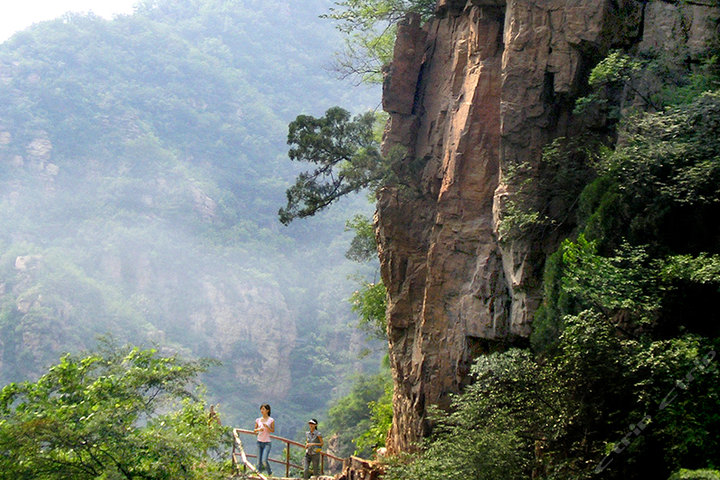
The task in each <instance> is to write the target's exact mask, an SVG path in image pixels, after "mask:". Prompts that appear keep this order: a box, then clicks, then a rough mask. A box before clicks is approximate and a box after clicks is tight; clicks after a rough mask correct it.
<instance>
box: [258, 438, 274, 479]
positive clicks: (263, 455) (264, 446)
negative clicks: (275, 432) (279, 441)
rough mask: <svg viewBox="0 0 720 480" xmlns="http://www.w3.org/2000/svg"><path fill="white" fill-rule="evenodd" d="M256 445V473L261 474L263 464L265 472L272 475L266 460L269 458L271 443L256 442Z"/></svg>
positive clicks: (268, 462)
mask: <svg viewBox="0 0 720 480" xmlns="http://www.w3.org/2000/svg"><path fill="white" fill-rule="evenodd" d="M257 445H258V464H257V469H258V472H262V470H263V463H265V470H267V473H268V475H272V470H271V469H270V461H269V460H268V458H269V457H270V447H272V443H270V442H257Z"/></svg>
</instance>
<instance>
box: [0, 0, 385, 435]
mask: <svg viewBox="0 0 720 480" xmlns="http://www.w3.org/2000/svg"><path fill="white" fill-rule="evenodd" d="M329 6H330V2H328V1H326V0H310V1H307V2H302V4H298V3H297V2H290V1H283V0H278V1H269V2H268V1H263V2H260V1H254V0H244V1H239V0H234V1H229V2H228V1H217V0H193V1H176V0H157V1H150V0H148V1H143V2H140V3H139V4H138V5H137V7H136V10H135V13H134V14H133V15H127V16H120V17H117V18H115V19H114V20H112V21H108V20H104V19H102V18H99V17H96V16H93V15H76V14H67V15H65V16H63V17H62V18H59V19H57V20H54V21H50V22H43V23H40V24H37V25H34V26H33V27H32V28H30V29H28V30H26V31H23V32H19V33H17V34H16V35H15V36H13V37H12V38H11V39H9V40H7V41H6V42H4V43H3V44H2V45H0V72H1V73H0V83H2V88H1V89H0V384H2V385H4V384H10V383H12V382H22V381H33V380H35V379H38V378H40V377H41V376H42V375H43V374H44V373H45V372H46V371H47V368H48V367H49V366H50V365H53V364H56V363H57V361H58V359H59V358H60V357H61V356H62V355H64V354H65V353H66V352H72V353H73V354H74V353H77V352H81V351H89V350H92V349H93V348H94V346H95V344H96V338H97V336H98V335H104V334H111V335H113V336H114V337H115V338H117V339H118V341H121V342H126V341H127V342H132V343H134V344H137V345H141V346H146V347H150V346H152V345H154V346H155V348H157V349H158V351H159V352H161V353H162V354H164V355H165V354H167V355H171V354H181V355H183V356H184V357H187V358H197V357H212V358H215V359H218V360H220V361H221V362H222V364H221V365H216V366H214V367H213V368H211V369H209V370H208V371H207V372H205V373H203V374H202V379H203V381H204V382H205V383H206V384H207V387H208V392H207V395H208V398H209V399H210V400H211V401H212V402H214V403H218V402H219V403H220V407H219V411H220V413H221V415H222V417H223V420H224V423H225V424H235V425H237V426H249V425H251V424H252V419H253V418H254V417H255V416H256V415H257V408H258V405H260V403H265V402H269V403H271V404H272V405H273V412H277V414H276V418H277V419H278V433H279V434H281V435H285V436H290V437H292V436H293V435H294V433H295V431H296V430H297V429H299V428H301V427H302V425H303V423H304V419H305V418H306V416H307V415H310V414H313V415H316V416H318V417H322V416H323V414H324V411H325V410H326V405H327V402H328V401H329V400H330V399H331V398H333V396H336V395H339V394H340V393H342V391H343V390H345V391H347V389H349V386H347V385H346V384H345V378H346V377H347V376H348V375H349V374H351V373H352V372H362V371H365V370H368V369H369V370H370V371H376V370H377V368H378V364H379V358H380V354H377V355H374V356H372V355H371V356H368V357H365V358H364V359H359V358H358V352H361V351H363V350H365V349H366V348H367V345H368V343H367V341H366V340H365V338H364V337H363V335H362V334H360V333H358V332H356V331H355V329H354V328H353V327H352V324H353V322H354V315H353V313H352V311H351V306H350V305H349V304H348V302H347V299H348V298H349V297H350V296H351V294H352V292H353V290H354V289H355V280H351V279H349V278H348V277H349V276H350V275H351V274H352V275H359V276H360V277H361V278H364V277H365V276H366V275H372V274H373V272H374V267H373V266H372V265H370V264H368V265H361V264H357V263H353V262H350V261H348V260H347V259H345V258H344V253H345V251H346V250H347V249H348V246H349V243H350V241H351V238H352V237H351V235H350V233H348V232H345V231H344V228H343V226H344V222H345V221H346V220H347V219H348V218H352V217H353V216H354V215H356V214H358V213H363V214H365V215H366V214H367V213H369V211H370V209H371V208H372V207H371V206H370V205H369V204H368V203H367V201H366V199H365V198H364V197H363V196H361V195H360V196H355V197H353V198H349V197H348V198H345V199H344V200H342V201H341V202H340V203H339V204H338V206H337V208H336V209H334V210H333V211H331V212H327V213H323V214H321V215H318V216H316V217H315V218H313V219H311V220H309V221H306V222H303V223H302V224H301V223H296V224H293V225H291V226H289V227H283V226H282V225H280V224H279V222H278V221H277V217H276V212H277V208H278V206H279V205H281V204H282V201H283V198H284V191H285V189H286V188H288V185H289V184H290V183H291V181H292V178H293V177H294V176H295V175H296V174H297V173H298V170H297V168H296V167H295V166H293V164H292V163H291V162H289V161H288V158H287V149H288V147H287V145H286V137H287V124H288V123H289V121H290V119H291V116H294V115H297V114H298V112H307V113H308V114H310V115H312V114H315V115H317V114H318V113H319V112H323V111H325V110H327V109H328V108H329V106H330V105H334V104H344V105H347V106H348V108H351V109H352V110H354V111H366V110H368V109H371V108H374V107H375V106H376V104H377V101H378V97H377V91H376V90H375V89H372V88H351V86H350V85H348V84H346V83H342V82H338V81H337V80H336V79H334V78H333V74H332V73H330V72H328V70H327V68H326V67H328V65H329V63H330V56H331V51H332V47H331V45H332V44H333V42H334V41H336V40H338V39H339V37H338V35H337V34H336V33H335V32H334V29H333V27H332V25H331V24H330V23H329V22H327V21H324V20H321V19H319V18H318V16H319V15H320V14H322V13H324V12H327V9H328V7H329Z"/></svg>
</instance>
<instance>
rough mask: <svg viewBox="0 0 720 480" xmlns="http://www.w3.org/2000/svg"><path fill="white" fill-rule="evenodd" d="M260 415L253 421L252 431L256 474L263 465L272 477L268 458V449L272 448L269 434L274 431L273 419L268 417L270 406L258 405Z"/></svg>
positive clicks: (260, 470)
mask: <svg viewBox="0 0 720 480" xmlns="http://www.w3.org/2000/svg"><path fill="white" fill-rule="evenodd" d="M260 413H261V414H262V416H261V417H258V418H257V419H255V429H254V430H253V431H254V432H255V433H257V445H258V465H257V470H258V472H262V470H263V463H264V464H265V465H264V468H265V469H266V470H267V473H268V475H272V470H271V469H270V461H269V460H268V458H269V457H270V447H272V443H270V434H271V433H273V432H274V431H275V419H274V418H272V417H271V416H270V405H268V404H267V403H263V404H262V405H260Z"/></svg>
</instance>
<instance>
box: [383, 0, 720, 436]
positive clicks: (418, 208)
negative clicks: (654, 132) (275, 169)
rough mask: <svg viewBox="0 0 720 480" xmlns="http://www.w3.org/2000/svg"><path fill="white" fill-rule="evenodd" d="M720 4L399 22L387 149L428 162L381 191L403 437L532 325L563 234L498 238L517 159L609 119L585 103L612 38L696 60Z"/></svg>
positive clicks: (388, 90)
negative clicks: (548, 259)
mask: <svg viewBox="0 0 720 480" xmlns="http://www.w3.org/2000/svg"><path fill="white" fill-rule="evenodd" d="M713 5H716V2H713V1H711V0H701V1H688V2H667V1H660V0H655V1H650V2H647V1H642V2H641V1H634V0H507V1H505V0H468V1H464V0H440V1H439V2H438V5H437V9H436V10H437V18H435V19H434V20H432V21H430V22H428V23H427V24H425V25H421V24H420V21H419V19H418V18H413V17H408V18H407V19H406V20H405V21H404V22H403V23H402V24H401V25H400V26H399V29H398V38H397V43H396V46H395V54H394V60H393V63H392V65H391V67H390V68H389V69H388V72H387V77H386V80H385V85H384V93H383V106H384V109H385V110H386V111H387V112H388V113H389V114H390V120H389V123H388V127H387V130H386V135H385V142H384V149H385V152H386V153H389V152H391V151H393V150H395V151H397V149H396V147H398V146H399V147H401V149H400V150H401V151H402V152H404V154H405V160H406V164H407V165H420V167H419V172H418V173H417V175H416V177H415V178H416V183H415V184H413V185H412V186H410V187H407V186H406V187H402V188H400V187H397V188H386V189H384V190H383V191H382V192H381V194H380V196H379V202H378V209H377V215H376V232H377V238H378V243H379V252H380V260H381V267H382V275H383V280H384V282H385V285H386V286H387V288H388V295H389V308H388V333H389V341H390V356H391V362H392V367H393V372H394V379H395V387H396V388H395V397H394V411H395V421H394V425H393V430H392V432H391V436H390V442H389V444H390V446H391V448H393V449H395V450H407V449H410V448H411V446H412V442H414V441H415V440H417V439H418V438H420V437H422V436H423V435H424V434H425V433H426V431H427V422H426V419H425V411H426V406H428V405H430V404H440V405H441V406H442V405H445V404H447V401H448V395H449V394H450V393H453V392H457V391H458V390H459V389H460V388H461V386H462V384H463V382H464V381H466V378H467V374H468V370H469V365H470V362H471V361H472V358H473V357H474V356H476V355H477V354H480V353H483V352H487V351H488V350H491V349H493V348H498V347H502V346H504V345H507V344H509V343H512V342H518V341H520V342H522V341H523V339H524V338H526V337H527V336H528V334H529V332H530V323H531V321H532V317H533V314H534V311H535V310H536V308H537V307H538V305H539V303H540V300H541V274H542V269H543V265H544V258H545V256H546V254H547V253H548V252H549V251H552V250H553V249H554V248H555V246H556V245H557V241H558V238H557V232H556V233H554V234H545V235H540V236H538V237H536V238H520V239H517V240H510V241H507V242H500V241H499V240H498V237H499V235H498V231H499V225H500V223H501V222H502V216H503V209H504V206H505V204H506V201H507V199H508V198H509V197H510V196H512V194H513V191H512V187H511V186H510V185H508V184H507V183H506V182H505V179H506V174H505V172H507V170H508V169H509V168H510V167H512V166H514V165H519V164H521V163H526V164H528V165H530V167H531V168H537V165H538V163H539V161H540V157H541V154H542V150H543V147H544V145H546V144H547V143H548V142H549V141H551V140H552V139H554V138H556V137H559V136H573V135H575V134H577V133H579V132H581V131H582V130H583V129H584V128H586V126H587V125H589V124H591V123H592V122H595V123H597V122H598V121H602V119H587V118H576V117H574V116H573V114H572V110H573V107H574V100H575V99H576V98H577V97H578V96H579V95H580V94H581V92H582V91H583V89H584V88H586V87H585V86H586V83H587V76H588V74H589V71H590V69H591V68H592V67H593V66H594V65H595V64H596V63H597V62H598V61H599V60H600V59H601V58H603V57H604V56H605V55H607V53H608V52H609V51H610V50H612V49H614V48H625V49H632V50H634V51H636V52H638V53H648V54H649V53H654V54H663V53H666V54H670V55H671V56H672V57H674V58H677V59H678V61H679V62H680V61H682V62H688V61H690V62H692V61H693V60H696V59H697V58H698V57H699V56H700V55H702V53H703V52H704V51H706V49H707V46H708V45H709V41H710V40H711V39H714V38H716V37H717V33H718V18H719V17H720V15H719V14H718V8H717V7H716V6H713ZM409 168H410V167H409Z"/></svg>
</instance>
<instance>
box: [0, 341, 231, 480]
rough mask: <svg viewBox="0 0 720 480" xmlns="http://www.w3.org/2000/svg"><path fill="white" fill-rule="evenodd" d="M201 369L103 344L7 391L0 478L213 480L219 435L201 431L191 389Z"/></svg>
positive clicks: (213, 429) (203, 421)
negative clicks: (211, 454) (210, 459)
mask: <svg viewBox="0 0 720 480" xmlns="http://www.w3.org/2000/svg"><path fill="white" fill-rule="evenodd" d="M208 366H209V361H206V360H200V361H184V360H181V359H179V358H178V357H176V356H170V357H165V356H161V355H160V354H158V352H157V351H155V350H143V349H140V348H138V347H132V346H126V347H121V348H119V347H114V346H109V345H107V346H105V347H103V348H102V349H100V351H97V352H93V353H90V354H88V355H86V356H75V355H70V354H67V355H65V356H63V357H62V359H61V360H60V363H59V364H57V365H55V366H53V367H51V368H50V369H49V371H48V372H47V373H46V374H45V375H43V376H42V377H41V378H40V379H39V380H37V381H36V382H23V383H20V384H16V383H12V384H9V385H7V386H6V387H4V388H3V389H2V391H0V472H2V473H0V477H2V478H7V479H10V478H12V479H30V478H32V479H41V480H55V479H69V478H72V479H76V480H82V479H100V478H102V479H128V480H129V479H140V478H142V479H199V478H204V479H208V478H214V477H213V473H212V472H210V471H208V464H207V463H206V462H205V460H207V458H206V455H207V452H208V451H209V450H210V449H214V448H217V447H219V445H220V443H221V438H222V433H223V428H222V427H221V426H219V425H218V424H217V423H215V422H208V417H207V415H206V411H205V402H204V401H203V399H202V395H201V394H200V393H198V392H196V391H195V388H193V384H194V379H195V378H196V377H197V375H198V374H200V373H201V372H203V371H205V370H206V369H207V367H208ZM203 465H204V466H203ZM216 473H217V472H216Z"/></svg>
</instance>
